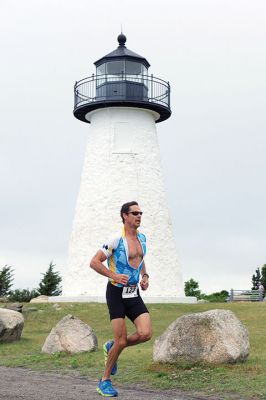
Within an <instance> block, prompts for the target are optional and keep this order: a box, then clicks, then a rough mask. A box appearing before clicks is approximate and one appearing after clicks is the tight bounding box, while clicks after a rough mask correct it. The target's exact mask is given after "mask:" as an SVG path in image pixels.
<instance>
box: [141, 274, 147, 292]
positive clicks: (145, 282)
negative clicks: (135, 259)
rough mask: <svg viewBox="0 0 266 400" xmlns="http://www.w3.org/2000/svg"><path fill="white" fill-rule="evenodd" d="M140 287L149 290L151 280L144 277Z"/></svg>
mask: <svg viewBox="0 0 266 400" xmlns="http://www.w3.org/2000/svg"><path fill="white" fill-rule="evenodd" d="M140 287H141V289H142V290H147V289H148V287H149V278H148V277H147V276H144V277H143V278H142V279H141V281H140Z"/></svg>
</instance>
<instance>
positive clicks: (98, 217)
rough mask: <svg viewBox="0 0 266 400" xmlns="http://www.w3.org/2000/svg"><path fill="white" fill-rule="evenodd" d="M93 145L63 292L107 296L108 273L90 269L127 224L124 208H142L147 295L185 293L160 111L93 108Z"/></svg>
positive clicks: (79, 200) (83, 182)
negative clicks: (161, 139)
mask: <svg viewBox="0 0 266 400" xmlns="http://www.w3.org/2000/svg"><path fill="white" fill-rule="evenodd" d="M87 118H88V119H89V120H90V121H91V125H90V126H89V139H88V148H87V154H86V158H85V163H84V168H83V174H82V179H81V187H80V192H79V196H78V200H77V206H76V211H75V218H74V223H73V231H72V235H71V240H70V249H69V261H68V270H67V272H66V274H64V279H63V296H80V295H86V296H103V295H104V294H105V287H106V282H107V278H105V277H103V276H101V275H99V274H97V273H96V272H95V271H93V270H92V269H90V268H89V262H90V259H91V258H92V256H93V255H94V254H95V253H96V251H97V250H98V249H99V248H100V247H101V245H102V244H103V243H104V242H105V240H106V239H107V238H108V237H109V236H112V235H113V234H114V233H115V232H116V231H117V230H119V229H120V228H121V226H122V222H121V219H120V215H119V214H120V208H121V205H122V204H123V203H125V202H128V201H132V200H136V201H137V202H138V203H139V205H140V207H141V209H142V210H143V217H142V227H141V231H142V232H144V233H145V235H146V237H147V256H146V266H147V271H148V273H149V274H150V288H149V290H148V291H147V292H146V293H145V294H144V296H143V297H146V296H147V297H149V296H162V297H173V296H174V297H175V296H178V297H180V296H184V291H183V282H182V275H181V271H180V266H179V263H178V257H177V252H176V247H175V240H174V236H173V229H172V225H171V221H170V218H169V213H168V207H167V200H166V194H165V189H164V185H163V177H162V169H161V163H160V155H159V148H158V142H157V132H156V125H155V122H154V121H155V118H156V115H155V114H154V113H152V112H150V111H148V110H143V109H139V108H138V109H134V108H127V107H125V108H122V107H119V108H118V107H117V108H115V107H113V108H111V107H110V108H105V109H100V110H97V111H94V112H92V113H90V114H89V115H88V116H87Z"/></svg>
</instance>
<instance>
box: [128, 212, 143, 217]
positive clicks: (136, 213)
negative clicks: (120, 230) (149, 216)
mask: <svg viewBox="0 0 266 400" xmlns="http://www.w3.org/2000/svg"><path fill="white" fill-rule="evenodd" d="M127 214H132V215H134V216H135V217H136V216H137V215H140V216H141V215H142V214H143V212H142V211H129V212H128V213H127Z"/></svg>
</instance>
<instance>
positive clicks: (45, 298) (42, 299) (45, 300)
mask: <svg viewBox="0 0 266 400" xmlns="http://www.w3.org/2000/svg"><path fill="white" fill-rule="evenodd" d="M48 299H49V297H48V296H45V295H41V296H38V297H34V298H33V299H31V301H30V303H48Z"/></svg>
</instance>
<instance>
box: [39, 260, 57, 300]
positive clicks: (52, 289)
mask: <svg viewBox="0 0 266 400" xmlns="http://www.w3.org/2000/svg"><path fill="white" fill-rule="evenodd" d="M54 267H55V264H53V262H52V261H51V262H50V264H49V267H48V270H47V271H46V272H45V274H42V275H43V278H42V280H41V282H40V283H39V287H38V289H37V290H38V293H39V294H43V295H46V296H59V295H60V294H61V293H62V288H61V286H60V283H61V281H62V278H61V276H60V274H59V272H56V271H54Z"/></svg>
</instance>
